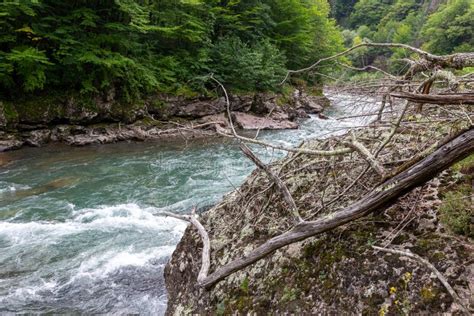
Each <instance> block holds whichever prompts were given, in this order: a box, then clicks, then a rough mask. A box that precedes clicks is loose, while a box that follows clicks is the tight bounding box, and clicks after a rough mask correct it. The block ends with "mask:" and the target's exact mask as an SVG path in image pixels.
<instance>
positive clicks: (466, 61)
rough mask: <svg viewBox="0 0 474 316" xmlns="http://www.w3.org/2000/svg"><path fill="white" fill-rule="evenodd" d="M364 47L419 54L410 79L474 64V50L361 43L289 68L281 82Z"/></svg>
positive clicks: (409, 72)
mask: <svg viewBox="0 0 474 316" xmlns="http://www.w3.org/2000/svg"><path fill="white" fill-rule="evenodd" d="M362 47H384V48H403V49H406V50H409V51H411V52H413V53H415V54H417V55H418V56H419V57H420V59H419V60H417V61H411V62H410V64H411V66H410V69H409V70H408V71H407V72H406V73H405V75H404V77H403V79H404V80H410V79H412V78H413V77H414V76H415V75H416V74H418V73H419V72H421V71H423V70H426V69H433V68H435V66H439V67H441V68H454V69H462V68H464V67H472V66H474V52H472V53H455V54H451V55H442V56H441V55H434V54H431V53H428V52H426V51H424V50H422V49H419V48H416V47H413V46H410V45H407V44H401V43H368V42H365V43H361V44H358V45H355V46H352V47H351V48H348V49H346V50H345V51H342V52H340V53H337V54H335V55H332V56H329V57H325V58H321V59H319V60H317V61H316V62H315V63H313V64H312V65H310V66H308V67H306V68H301V69H297V70H288V71H287V73H286V76H285V78H284V79H283V80H282V82H281V83H280V84H284V83H285V82H286V80H288V78H289V77H290V76H291V75H292V74H297V73H302V72H306V71H309V70H312V69H313V68H315V67H317V66H318V65H319V64H320V63H322V62H325V61H330V60H334V59H337V58H339V57H341V56H344V55H347V54H349V53H351V52H352V51H354V50H357V49H359V48H362Z"/></svg>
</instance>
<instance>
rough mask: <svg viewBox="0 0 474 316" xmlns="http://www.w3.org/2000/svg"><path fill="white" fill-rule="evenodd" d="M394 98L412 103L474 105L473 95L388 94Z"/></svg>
mask: <svg viewBox="0 0 474 316" xmlns="http://www.w3.org/2000/svg"><path fill="white" fill-rule="evenodd" d="M390 95H391V96H392V97H394V98H399V99H405V100H408V101H410V102H413V103H431V104H439V105H447V104H474V93H459V94H415V93H409V92H399V93H392V94H390Z"/></svg>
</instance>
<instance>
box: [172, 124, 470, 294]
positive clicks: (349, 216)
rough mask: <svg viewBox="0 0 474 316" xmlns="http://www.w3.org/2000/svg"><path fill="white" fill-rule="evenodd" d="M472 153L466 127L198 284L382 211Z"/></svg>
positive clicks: (207, 253)
mask: <svg viewBox="0 0 474 316" xmlns="http://www.w3.org/2000/svg"><path fill="white" fill-rule="evenodd" d="M473 152H474V129H473V128H470V129H469V130H467V131H465V132H463V133H461V134H460V135H459V136H457V137H455V138H454V139H452V140H450V141H449V142H447V143H446V144H444V145H442V146H440V147H439V148H438V149H436V150H435V151H434V152H433V153H431V154H429V155H428V156H427V157H425V158H424V159H423V160H421V161H419V162H417V163H415V164H414V165H412V166H411V167H409V168H408V169H406V170H404V171H402V172H400V173H399V174H397V175H396V176H393V177H391V178H390V179H388V180H386V181H385V182H383V183H382V184H380V185H379V186H378V187H376V188H375V189H374V190H373V191H372V192H371V193H369V194H368V195H366V196H365V197H363V198H361V199H360V200H359V201H357V202H355V203H354V204H353V205H351V206H349V207H347V208H345V209H343V210H341V211H338V212H335V213H332V214H329V215H327V216H325V217H323V218H320V219H317V220H314V221H302V222H300V223H298V224H296V225H295V226H294V227H293V228H292V229H290V230H289V231H287V232H285V233H283V234H281V235H278V236H276V237H274V238H271V239H270V240H268V241H267V242H265V243H264V244H262V245H261V246H259V247H257V248H256V249H254V250H252V251H251V252H250V253H249V254H247V255H245V256H243V257H240V258H238V259H235V260H233V261H231V262H230V263H228V264H226V265H224V266H222V267H219V268H217V269H215V271H214V272H212V273H210V274H209V275H207V276H206V277H203V274H202V271H203V270H202V269H201V272H200V274H199V275H200V280H199V281H198V283H199V285H200V286H202V287H204V288H210V287H212V286H213V285H214V284H216V283H217V282H219V281H220V280H222V279H224V278H225V277H227V276H229V275H230V274H232V273H234V272H236V271H239V270H241V269H243V268H245V267H246V266H248V265H250V264H252V263H255V262H256V261H258V260H260V259H262V258H264V257H265V256H267V255H269V254H270V253H272V252H274V251H276V250H278V249H280V248H282V247H284V246H286V245H289V244H291V243H295V242H298V241H301V240H304V239H306V238H308V237H312V236H315V235H317V234H321V233H323V232H326V231H328V230H331V229H334V228H336V227H338V226H341V225H344V224H346V223H348V222H350V221H354V220H356V219H358V218H361V217H363V216H366V215H368V214H370V213H372V212H374V211H377V210H382V209H383V208H386V207H388V206H390V205H391V204H393V203H394V202H395V201H396V200H397V199H398V198H399V197H401V196H402V195H403V194H405V193H407V192H409V191H410V190H412V189H413V188H415V187H417V186H420V185H421V184H423V183H425V182H427V181H428V180H430V179H432V178H434V177H435V176H436V175H437V174H438V173H439V172H441V171H442V170H445V169H446V168H448V167H449V166H451V165H452V164H454V163H456V162H457V161H459V160H461V159H463V158H465V157H466V156H468V155H469V154H471V153H473ZM192 216H194V215H192ZM178 218H180V217H178ZM186 220H188V221H190V222H191V223H192V224H193V225H196V224H195V223H196V222H197V220H196V219H195V218H194V219H193V220H192V221H191V220H190V219H186ZM199 225H200V224H199ZM199 225H196V227H198V228H199V229H200V227H202V225H200V226H199ZM201 235H202V234H201ZM208 242H209V241H205V243H204V244H205V247H204V249H203V251H204V253H203V258H205V259H203V263H207V262H209V261H210V259H209V258H210V248H211V247H209V244H208ZM203 266H204V265H203ZM205 266H206V267H207V264H205Z"/></svg>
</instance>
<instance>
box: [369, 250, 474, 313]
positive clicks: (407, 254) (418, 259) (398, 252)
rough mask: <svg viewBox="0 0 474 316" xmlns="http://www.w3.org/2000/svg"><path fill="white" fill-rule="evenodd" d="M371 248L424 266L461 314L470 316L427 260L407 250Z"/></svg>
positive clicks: (454, 293) (441, 276)
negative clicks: (441, 285)
mask: <svg viewBox="0 0 474 316" xmlns="http://www.w3.org/2000/svg"><path fill="white" fill-rule="evenodd" d="M372 248H373V249H375V250H379V251H383V252H388V253H392V254H395V255H400V256H404V257H407V258H409V259H411V260H413V261H416V262H418V263H421V264H423V265H425V266H426V267H427V268H428V269H430V270H431V271H432V272H433V273H434V274H435V275H436V277H437V278H438V280H439V281H440V282H441V284H443V286H444V287H445V288H446V290H447V291H448V293H449V295H451V297H452V298H453V300H454V302H455V303H456V304H457V305H458V306H459V307H460V308H461V310H462V311H463V313H464V314H465V315H471V313H470V312H469V310H468V309H467V308H466V307H465V306H464V305H463V304H462V302H461V298H460V297H459V296H458V295H457V293H456V292H455V291H454V289H453V287H452V286H451V285H450V284H449V282H448V280H446V278H445V277H444V275H443V274H442V273H441V272H439V270H438V269H436V267H435V266H434V265H432V264H431V263H430V262H429V261H428V260H426V259H424V258H422V257H420V256H419V255H417V254H415V253H413V252H411V251H409V250H403V251H402V250H397V249H391V248H382V247H377V246H372Z"/></svg>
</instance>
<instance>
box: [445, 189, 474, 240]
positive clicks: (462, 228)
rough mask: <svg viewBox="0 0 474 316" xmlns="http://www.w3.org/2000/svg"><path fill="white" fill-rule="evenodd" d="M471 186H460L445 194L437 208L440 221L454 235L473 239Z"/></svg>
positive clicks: (473, 209) (473, 213)
mask: <svg viewBox="0 0 474 316" xmlns="http://www.w3.org/2000/svg"><path fill="white" fill-rule="evenodd" d="M471 195H472V186H470V185H461V186H459V187H457V188H456V190H454V191H451V192H447V193H446V194H445V196H444V197H443V199H442V204H441V205H440V207H439V212H440V219H441V222H442V223H443V224H445V225H446V226H447V227H448V228H449V229H450V230H451V231H453V232H454V233H456V234H460V235H465V236H468V237H474V223H472V221H471V220H472V218H474V207H473V205H472V196H471Z"/></svg>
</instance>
